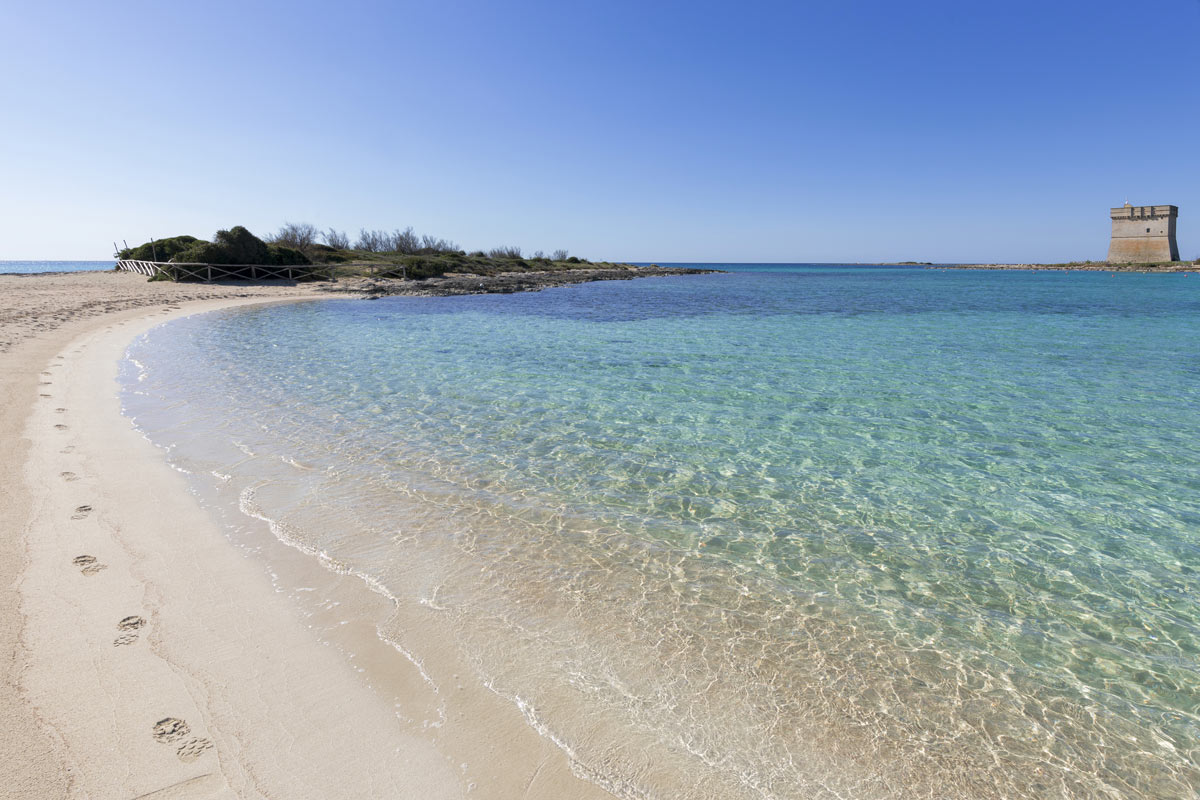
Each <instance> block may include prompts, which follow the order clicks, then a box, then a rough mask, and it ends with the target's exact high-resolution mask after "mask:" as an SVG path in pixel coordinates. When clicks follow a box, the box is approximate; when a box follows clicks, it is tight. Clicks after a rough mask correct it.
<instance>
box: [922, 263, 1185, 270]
mask: <svg viewBox="0 0 1200 800" xmlns="http://www.w3.org/2000/svg"><path fill="white" fill-rule="evenodd" d="M925 269H1015V270H1031V271H1032V270H1052V271H1056V272H1070V271H1073V270H1080V271H1084V272H1200V264H1195V263H1192V262H1190V261H1175V262H1172V263H1169V264H1110V263H1109V262H1107V261H1082V262H1077V263H1070V264H934V265H931V266H928V267H926V268H925Z"/></svg>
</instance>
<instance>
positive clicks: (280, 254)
mask: <svg viewBox="0 0 1200 800" xmlns="http://www.w3.org/2000/svg"><path fill="white" fill-rule="evenodd" d="M213 238H214V239H215V240H216V241H213V242H204V241H200V240H197V241H195V242H194V243H193V244H191V245H189V246H188V247H187V249H185V250H182V251H180V252H179V253H178V254H177V255H176V257H175V261H177V262H179V263H187V262H191V263H196V264H273V265H276V266H287V265H290V264H311V263H312V261H310V260H309V258H308V256H306V255H304V253H302V252H300V251H299V250H296V249H295V248H292V247H281V246H279V245H268V244H267V243H266V242H264V241H263V240H262V239H259V238H258V237H257V236H255V235H254V234H253V233H251V232H250V231H248V230H246V229H245V228H243V227H242V226H241V225H235V226H234V227H232V228H230V229H229V230H227V231H217V235H216V236H214V237H213Z"/></svg>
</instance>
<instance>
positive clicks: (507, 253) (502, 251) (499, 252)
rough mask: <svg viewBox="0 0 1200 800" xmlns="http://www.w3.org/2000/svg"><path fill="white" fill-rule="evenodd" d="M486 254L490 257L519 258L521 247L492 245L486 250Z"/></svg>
mask: <svg viewBox="0 0 1200 800" xmlns="http://www.w3.org/2000/svg"><path fill="white" fill-rule="evenodd" d="M488 256H489V257H491V258H520V257H521V248H519V247H512V246H511V245H510V246H507V247H493V248H492V249H491V250H489V251H488Z"/></svg>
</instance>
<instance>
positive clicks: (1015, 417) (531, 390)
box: [125, 265, 1200, 798]
mask: <svg viewBox="0 0 1200 800" xmlns="http://www.w3.org/2000/svg"><path fill="white" fill-rule="evenodd" d="M738 269H739V271H737V272H734V273H731V274H724V275H711V276H697V277H686V278H666V279H645V280H637V281H627V282H611V283H598V284H589V285H583V286H578V287H570V288H564V289H555V290H551V291H545V292H541V293H536V294H523V295H515V296H496V295H491V296H478V297H456V298H395V299H384V300H378V301H373V302H366V301H360V300H331V301H324V302H320V303H310V304H304V305H291V306H275V307H266V308H261V309H252V310H238V311H229V312H221V313H216V314H208V315H203V316H197V317H192V318H188V319H184V320H179V321H176V322H173V323H169V324H167V325H164V326H162V327H160V328H158V329H156V330H154V331H152V332H151V333H150V334H148V335H147V336H146V337H145V338H144V339H142V340H140V341H139V342H137V343H135V345H134V346H133V347H132V348H131V356H132V358H133V359H135V360H134V361H131V362H130V365H131V366H130V367H129V368H128V369H127V370H126V374H125V380H126V388H127V392H126V405H127V410H128V411H129V413H130V414H131V415H132V416H134V418H135V419H136V421H137V423H138V424H139V425H140V426H141V427H142V428H143V429H144V430H146V431H147V432H148V433H149V435H150V436H151V438H153V439H154V440H155V441H158V442H160V443H162V444H165V445H170V446H171V448H172V449H171V458H172V459H173V460H175V461H176V463H177V464H179V465H180V466H182V467H183V468H185V469H188V470H189V471H191V472H193V473H195V474H197V475H201V476H206V477H207V476H210V475H216V476H218V477H219V479H220V480H221V481H223V482H226V483H231V484H232V485H233V486H235V487H236V488H237V490H238V492H239V494H240V498H241V502H242V506H243V510H244V511H247V512H248V513H253V514H256V515H261V516H265V517H268V518H270V519H272V520H274V521H275V522H276V531H277V533H278V534H279V535H280V536H281V537H283V538H285V539H287V540H288V541H289V542H290V543H293V544H296V545H298V546H301V547H304V548H306V549H308V550H310V551H311V552H314V553H322V554H325V555H326V556H327V557H328V558H329V559H332V560H333V562H335V563H337V564H339V565H342V566H344V567H345V568H348V569H352V570H354V571H356V572H359V573H360V574H363V575H365V576H369V577H370V578H371V579H372V580H374V581H376V582H377V584H376V585H377V587H378V588H379V589H380V590H382V591H386V592H388V593H389V594H390V595H392V596H393V597H395V598H396V601H397V603H399V604H405V603H408V604H422V605H423V607H425V608H427V609H433V610H434V611H436V612H437V614H439V615H441V617H440V618H441V619H443V620H444V631H445V635H446V636H447V637H450V638H451V639H452V640H453V641H454V643H455V646H457V647H459V648H461V650H462V651H463V652H465V653H469V654H470V656H471V658H472V661H473V663H474V664H475V665H476V670H477V673H478V678H479V679H480V680H482V681H484V682H485V683H486V684H487V685H488V686H489V687H491V688H493V689H494V690H495V691H496V692H498V693H499V694H501V695H502V696H504V697H507V698H510V699H512V700H513V702H516V703H518V704H519V705H520V706H521V708H522V710H523V711H524V712H525V713H526V716H527V718H528V719H529V720H530V722H531V723H532V724H535V725H537V726H538V727H539V730H542V732H543V733H545V734H547V735H550V736H552V737H553V738H554V739H555V740H556V741H557V742H559V744H560V745H562V746H563V747H564V748H565V749H567V750H568V752H569V753H570V754H571V755H572V757H573V758H574V759H575V761H576V762H577V767H578V769H579V770H580V771H581V773H583V774H586V775H587V776H588V777H590V778H591V779H593V780H596V781H597V782H599V783H601V784H602V785H605V786H607V787H609V788H610V789H612V790H613V791H614V792H617V793H619V794H622V795H625V796H631V797H635V796H646V797H689V796H694V797H711V796H727V797H736V796H746V797H779V798H791V797H805V798H808V797H856V798H858V797H864V798H866V797H993V796H994V797H1191V796H1194V795H1195V793H1196V792H1197V791H1200V673H1198V671H1197V658H1198V654H1200V601H1198V600H1197V590H1198V589H1200V578H1198V577H1197V570H1200V458H1198V455H1197V453H1198V448H1197V442H1198V441H1200V314H1198V312H1200V276H1196V275H1187V276H1185V275H1142V274H1125V275H1117V276H1110V275H1109V274H1107V273H1046V272H1041V273H1017V272H978V271H940V270H924V269H903V268H861V267H857V268H853V267H838V266H805V267H798V266H778V265H775V266H770V267H757V268H756V267H753V266H745V267H741V268H738ZM387 635H389V636H391V637H394V638H395V639H396V640H397V642H398V643H399V644H402V645H403V646H405V647H407V648H410V649H411V648H412V646H413V645H414V643H413V642H405V641H403V639H404V636H405V632H404V630H403V629H402V628H401V627H399V626H397V627H395V629H391V630H389V631H387ZM418 655H419V654H418Z"/></svg>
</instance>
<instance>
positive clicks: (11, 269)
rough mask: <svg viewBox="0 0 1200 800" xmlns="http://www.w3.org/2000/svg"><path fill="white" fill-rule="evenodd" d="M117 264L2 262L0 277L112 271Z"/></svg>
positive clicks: (103, 262)
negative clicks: (43, 273) (7, 275)
mask: <svg viewBox="0 0 1200 800" xmlns="http://www.w3.org/2000/svg"><path fill="white" fill-rule="evenodd" d="M116 265H117V262H115V261H112V260H109V261H0V275H6V274H9V275H11V274H17V275H32V274H36V273H42V272H91V271H95V270H104V269H112V268H113V267H115V266H116Z"/></svg>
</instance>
